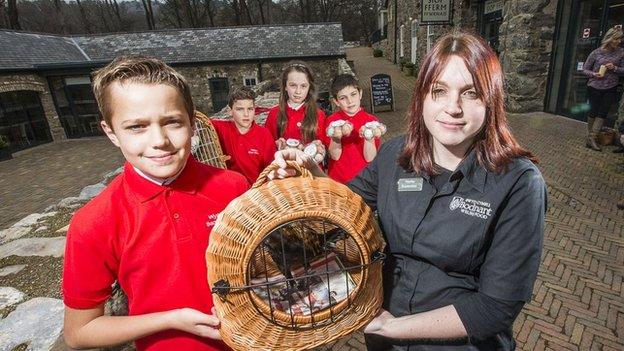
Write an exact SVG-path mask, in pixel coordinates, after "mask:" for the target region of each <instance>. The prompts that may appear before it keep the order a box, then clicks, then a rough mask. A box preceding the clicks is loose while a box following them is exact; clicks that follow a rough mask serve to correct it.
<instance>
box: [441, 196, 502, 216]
mask: <svg viewBox="0 0 624 351" xmlns="http://www.w3.org/2000/svg"><path fill="white" fill-rule="evenodd" d="M449 209H450V210H451V211H455V210H457V209H459V211H460V212H461V213H463V214H467V215H469V216H472V217H479V218H481V219H488V218H489V217H490V216H491V215H492V209H491V208H490V204H489V203H488V202H483V201H478V200H472V199H464V198H463V197H461V196H454V197H453V200H451V204H450V205H449Z"/></svg>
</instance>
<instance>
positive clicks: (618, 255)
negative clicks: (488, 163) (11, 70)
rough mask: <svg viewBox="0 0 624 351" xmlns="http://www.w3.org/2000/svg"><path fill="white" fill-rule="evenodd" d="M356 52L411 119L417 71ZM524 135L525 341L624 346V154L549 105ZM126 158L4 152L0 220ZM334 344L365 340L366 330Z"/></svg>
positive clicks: (92, 147)
mask: <svg viewBox="0 0 624 351" xmlns="http://www.w3.org/2000/svg"><path fill="white" fill-rule="evenodd" d="M348 55H349V58H350V59H353V60H354V61H355V65H356V71H357V73H358V75H359V77H360V79H361V80H362V82H363V83H366V82H367V80H368V77H370V76H371V75H372V74H374V73H388V74H390V75H391V76H392V78H393V86H394V89H395V99H396V102H397V106H396V107H397V110H396V111H394V112H384V113H378V114H377V115H378V117H379V118H380V119H381V120H383V121H384V123H386V124H387V125H388V126H389V133H388V135H389V136H392V135H396V134H399V133H400V132H401V131H402V130H403V127H404V125H405V122H404V121H405V119H404V114H405V107H406V105H407V104H408V103H409V100H410V96H411V88H412V87H413V84H414V78H413V77H409V78H408V77H404V76H402V75H401V72H399V71H398V70H397V69H396V67H395V66H393V65H391V64H390V63H389V62H388V61H386V60H385V59H383V58H373V57H372V55H371V52H370V49H368V48H357V49H351V50H349V52H348ZM510 122H511V125H512V127H513V130H514V132H515V134H516V136H517V137H518V138H519V140H520V141H521V142H522V143H523V144H524V145H526V146H527V147H528V148H529V149H531V150H533V151H534V152H535V153H536V154H537V155H538V156H539V157H540V159H541V164H540V169H541V170H542V172H543V174H544V178H545V179H546V182H547V184H548V190H549V210H548V215H547V227H546V236H545V241H544V253H543V263H542V266H541V269H540V273H539V277H538V281H537V283H536V286H535V289H534V299H533V301H531V303H529V304H527V305H526V307H525V308H524V310H523V311H522V313H521V314H520V316H519V318H518V319H517V321H516V324H515V325H514V330H515V334H516V339H517V341H518V345H519V349H521V350H546V349H548V350H566V349H568V350H622V349H624V288H623V285H622V280H623V276H624V269H623V268H622V267H624V237H623V236H624V235H623V234H624V229H623V228H624V211H618V210H617V208H616V206H615V203H616V201H617V199H618V198H620V197H624V192H623V190H624V157H622V156H621V155H614V154H611V153H610V152H609V150H606V151H603V152H602V153H597V152H594V151H590V150H588V149H586V148H585V147H584V145H583V142H582V137H583V134H584V129H585V124H583V123H579V122H576V121H574V120H570V119H567V118H563V117H558V116H553V115H548V114H545V113H532V114H523V115H513V116H511V117H510ZM120 164H121V156H120V154H119V152H118V151H116V150H115V148H114V147H113V146H111V145H110V143H109V142H108V141H107V140H106V139H104V138H95V139H87V140H73V141H66V142H61V143H52V144H47V145H43V146H40V147H37V148H34V149H30V150H26V151H23V152H21V153H20V154H18V155H17V157H16V159H15V160H11V161H5V162H0V228H4V227H6V226H7V225H9V224H11V223H13V222H15V221H17V220H19V219H20V218H22V217H23V216H25V215H27V214H29V213H32V212H37V211H41V210H42V209H44V208H45V207H47V206H48V205H50V204H54V203H56V202H57V201H59V200H60V199H62V198H64V197H68V196H76V195H78V193H79V191H80V189H81V188H82V187H84V186H86V185H89V184H93V183H97V182H99V181H100V180H101V179H102V176H103V175H104V174H105V173H107V172H108V171H110V170H112V169H114V168H116V167H117V166H119V165H120ZM331 349H332V350H347V351H355V350H364V346H363V343H362V336H361V334H356V335H354V336H352V337H350V338H347V339H343V340H340V341H338V342H337V343H336V344H335V345H334V346H333V348H331Z"/></svg>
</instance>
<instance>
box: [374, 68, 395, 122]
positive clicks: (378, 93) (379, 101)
mask: <svg viewBox="0 0 624 351" xmlns="http://www.w3.org/2000/svg"><path fill="white" fill-rule="evenodd" d="M381 106H389V107H390V109H391V110H392V111H394V95H393V92H392V80H391V79H390V76H389V75H387V74H376V75H374V76H372V77H371V108H372V110H373V113H374V112H375V108H376V107H381Z"/></svg>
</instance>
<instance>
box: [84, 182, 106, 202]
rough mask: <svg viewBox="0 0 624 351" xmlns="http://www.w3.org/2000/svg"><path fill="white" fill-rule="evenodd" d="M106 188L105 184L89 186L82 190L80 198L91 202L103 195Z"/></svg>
mask: <svg viewBox="0 0 624 351" xmlns="http://www.w3.org/2000/svg"><path fill="white" fill-rule="evenodd" d="M104 188H106V185H105V184H104V183H97V184H93V185H88V186H86V187H84V188H82V191H81V192H80V195H79V196H78V198H80V199H82V200H90V199H92V198H94V197H96V196H97V195H98V194H99V193H101V192H102V190H104Z"/></svg>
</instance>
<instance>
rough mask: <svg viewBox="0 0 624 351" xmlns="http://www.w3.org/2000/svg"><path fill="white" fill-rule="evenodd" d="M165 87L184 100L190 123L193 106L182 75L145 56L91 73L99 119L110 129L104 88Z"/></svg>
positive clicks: (115, 62) (123, 58)
mask: <svg viewBox="0 0 624 351" xmlns="http://www.w3.org/2000/svg"><path fill="white" fill-rule="evenodd" d="M114 82H119V83H124V82H132V83H141V84H166V85H169V86H171V87H173V88H175V89H177V90H178V92H179V93H180V95H182V98H183V100H184V107H185V108H186V112H188V115H189V118H190V119H191V122H192V121H193V117H194V115H195V106H194V105H193V99H192V97H191V89H190V88H189V85H188V83H187V81H186V78H184V76H183V75H181V74H180V73H178V72H177V71H176V70H174V69H173V68H171V67H169V66H168V65H167V64H166V63H164V62H163V61H161V60H159V59H156V58H153V57H147V56H136V55H132V56H120V57H117V58H116V59H115V60H113V62H111V63H109V64H108V65H106V66H105V67H103V68H100V69H99V70H97V71H95V72H94V73H93V94H94V95H95V99H96V101H97V104H98V109H99V110H100V113H101V114H102V118H103V119H104V121H105V122H106V124H108V126H109V127H110V128H112V124H111V118H112V115H111V110H110V101H109V96H108V87H109V86H110V85H111V84H112V83H114Z"/></svg>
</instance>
